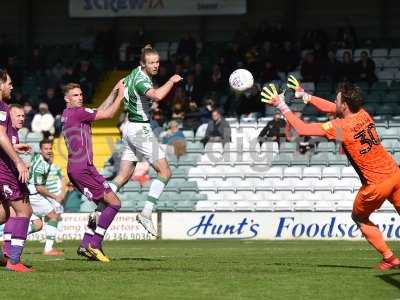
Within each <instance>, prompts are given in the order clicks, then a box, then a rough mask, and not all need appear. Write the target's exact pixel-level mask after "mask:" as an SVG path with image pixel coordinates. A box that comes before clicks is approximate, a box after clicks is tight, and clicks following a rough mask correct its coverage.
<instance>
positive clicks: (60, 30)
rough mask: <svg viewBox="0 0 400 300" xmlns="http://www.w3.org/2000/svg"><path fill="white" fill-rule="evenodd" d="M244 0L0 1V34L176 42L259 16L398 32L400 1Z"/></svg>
mask: <svg viewBox="0 0 400 300" xmlns="http://www.w3.org/2000/svg"><path fill="white" fill-rule="evenodd" d="M247 3H248V5H247V7H248V13H247V14H245V15H239V16H208V17H161V18H160V17H132V18H70V17H69V15H68V0H57V1H54V0H14V1H2V9H1V10H0V19H1V20H2V25H3V26H2V27H0V35H1V36H5V37H7V38H8V39H9V40H10V41H12V42H16V43H18V44H19V45H22V44H23V42H24V40H25V39H26V38H27V36H28V37H29V38H31V39H32V43H33V44H45V45H46V44H63V43H76V42H78V41H79V38H81V37H83V36H84V33H85V31H86V30H87V29H88V28H91V29H92V30H93V31H94V32H95V31H98V30H99V29H102V28H108V27H114V28H115V30H116V32H117V39H118V41H121V40H122V39H123V38H129V37H130V34H131V33H132V32H133V30H135V29H136V28H138V27H140V26H142V25H143V26H144V28H145V30H146V31H147V32H149V33H150V38H151V39H153V40H154V41H174V40H179V39H180V38H181V37H182V36H183V35H184V34H185V33H186V32H191V33H192V34H194V35H196V36H201V37H203V38H204V39H205V40H206V41H215V40H229V39H231V38H232V34H233V31H234V30H235V29H237V28H239V27H240V26H243V24H247V25H248V26H250V27H255V26H257V25H258V24H259V23H260V22H261V21H262V20H268V21H269V22H274V21H276V20H282V21H283V22H284V23H287V24H289V25H291V26H293V28H296V30H295V32H296V34H297V35H298V37H299V36H301V35H302V34H303V33H304V31H305V30H307V29H311V28H316V27H320V28H323V29H324V30H326V31H327V32H328V33H329V34H331V35H333V36H334V35H335V33H336V31H337V29H338V27H339V26H341V25H344V24H345V22H346V20H350V22H351V23H352V24H353V25H354V27H355V28H356V31H357V33H358V36H359V37H361V38H363V37H372V38H377V37H381V38H382V37H392V38H397V37H398V36H399V35H400V19H399V18H398V15H399V13H400V2H399V1H396V0H384V1H380V0H374V1H362V0H353V1H346V0H337V1H333V2H327V1H318V0H299V1H295V0H285V1H254V0H248V1H247ZM29 16H31V17H29ZM291 31H294V30H293V29H292V30H291Z"/></svg>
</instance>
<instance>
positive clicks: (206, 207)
mask: <svg viewBox="0 0 400 300" xmlns="http://www.w3.org/2000/svg"><path fill="white" fill-rule="evenodd" d="M214 203H215V202H214V201H208V200H206V201H198V202H197V203H196V205H195V210H198V211H215V208H214V207H215V205H214Z"/></svg>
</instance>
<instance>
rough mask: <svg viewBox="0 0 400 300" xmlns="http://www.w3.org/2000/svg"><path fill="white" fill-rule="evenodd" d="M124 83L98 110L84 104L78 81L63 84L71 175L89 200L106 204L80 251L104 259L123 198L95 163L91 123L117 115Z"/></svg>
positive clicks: (78, 251)
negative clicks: (105, 244) (105, 245)
mask: <svg viewBox="0 0 400 300" xmlns="http://www.w3.org/2000/svg"><path fill="white" fill-rule="evenodd" d="M121 86H122V82H119V83H118V84H117V85H116V86H115V87H114V89H113V91H112V92H111V94H110V95H109V96H108V98H107V99H106V100H105V101H104V103H103V104H101V105H100V106H99V107H98V108H97V110H92V109H90V108H85V107H83V104H82V102H83V96H82V90H81V88H80V86H79V84H76V83H69V84H67V85H66V86H65V87H64V99H65V101H66V103H67V108H66V109H65V110H64V112H63V115H62V119H61V122H62V126H63V134H64V138H65V143H66V145H67V149H68V165H67V172H68V176H69V178H70V180H71V182H72V183H73V184H74V185H75V187H76V188H77V189H78V190H79V191H80V192H81V193H82V194H84V195H85V196H86V197H87V198H88V199H89V200H91V201H94V202H96V203H99V202H102V203H103V204H104V205H105V208H104V210H103V212H102V213H101V215H100V217H99V221H98V223H97V226H96V228H95V230H94V231H93V230H92V229H90V228H87V230H86V232H85V235H84V237H83V239H82V241H81V243H80V246H79V248H78V250H77V253H78V255H81V256H85V257H87V258H88V259H93V260H98V261H101V262H109V259H108V258H107V256H106V255H105V254H104V252H103V251H102V241H103V238H104V235H105V232H106V230H107V228H108V227H109V226H110V225H111V222H112V221H113V219H114V217H115V215H116V214H117V212H118V211H119V209H120V208H121V202H120V200H119V199H118V197H117V195H116V194H115V193H114V192H113V191H112V190H111V188H110V187H109V185H108V183H107V181H106V180H105V178H104V177H103V176H101V175H100V174H99V173H98V171H97V170H96V168H95V166H94V165H93V151H92V134H91V123H92V122H94V121H97V120H102V119H111V118H112V117H113V116H114V115H115V113H116V112H117V110H118V108H119V106H120V104H121V101H122V99H123V88H120V87H121Z"/></svg>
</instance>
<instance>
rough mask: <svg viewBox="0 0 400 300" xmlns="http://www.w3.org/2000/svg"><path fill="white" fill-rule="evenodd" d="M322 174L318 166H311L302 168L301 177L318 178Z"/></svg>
mask: <svg viewBox="0 0 400 300" xmlns="http://www.w3.org/2000/svg"><path fill="white" fill-rule="evenodd" d="M321 176H322V172H321V167H320V166H311V167H305V168H303V178H318V179H320V178H321Z"/></svg>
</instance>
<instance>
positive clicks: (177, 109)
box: [171, 102, 185, 124]
mask: <svg viewBox="0 0 400 300" xmlns="http://www.w3.org/2000/svg"><path fill="white" fill-rule="evenodd" d="M184 117H185V112H184V110H183V105H182V104H181V103H179V102H177V103H175V104H174V106H173V107H172V115H171V120H174V121H176V122H177V123H179V124H182V122H183V119H184Z"/></svg>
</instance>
